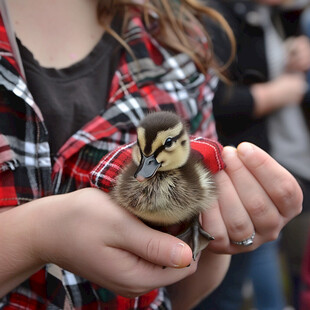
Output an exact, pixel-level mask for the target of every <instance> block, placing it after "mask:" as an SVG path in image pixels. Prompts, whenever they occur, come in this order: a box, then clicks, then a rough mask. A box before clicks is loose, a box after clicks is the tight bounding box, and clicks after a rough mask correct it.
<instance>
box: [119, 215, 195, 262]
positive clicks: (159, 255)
mask: <svg viewBox="0 0 310 310" xmlns="http://www.w3.org/2000/svg"><path fill="white" fill-rule="evenodd" d="M128 224H129V225H132V227H128V226H127V227H126V238H120V239H121V240H122V241H121V243H122V244H121V247H122V248H123V249H125V250H127V251H129V252H131V253H133V254H135V255H137V256H139V257H141V258H143V259H145V260H147V261H149V262H151V263H153V264H156V265H160V266H166V267H175V268H182V267H186V266H188V265H189V264H190V263H191V261H192V250H191V248H190V247H189V246H188V245H187V244H186V243H185V242H183V241H181V240H180V239H178V238H176V237H174V236H172V235H169V234H167V233H163V232H161V231H158V230H155V229H152V228H150V227H148V226H147V225H145V224H144V223H143V222H141V221H140V220H139V219H136V218H133V221H132V222H131V223H128Z"/></svg>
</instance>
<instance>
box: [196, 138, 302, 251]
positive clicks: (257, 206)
mask: <svg viewBox="0 0 310 310" xmlns="http://www.w3.org/2000/svg"><path fill="white" fill-rule="evenodd" d="M223 158H224V161H225V163H226V165H227V167H226V169H225V170H224V171H221V172H219V173H217V175H216V183H217V186H218V201H217V203H215V204H214V205H213V207H212V208H210V209H208V210H206V211H205V212H204V213H203V215H202V223H203V227H204V229H205V230H206V231H208V232H209V233H210V234H211V235H213V236H214V237H215V240H214V241H212V242H210V244H209V250H212V251H214V252H216V253H231V254H235V253H240V252H245V251H250V250H253V249H256V248H257V247H259V246H260V245H261V244H263V243H265V242H267V241H271V240H275V239H276V238H277V237H278V235H279V233H280V231H281V229H282V228H283V226H284V225H285V224H286V223H287V222H289V221H290V220H291V219H292V218H294V217H295V216H296V215H298V214H299V213H300V212H301V210H302V198H303V196H302V191H301V189H300V187H299V185H298V183H297V181H296V180H295V178H294V177H293V176H292V175H291V174H290V173H289V172H288V171H287V170H286V169H284V168H283V167H282V166H281V165H279V164H278V163H277V162H276V161H275V160H274V159H273V158H271V157H270V156H269V155H268V154H267V153H265V152H264V151H263V150H261V149H259V148H258V147H256V146H254V145H252V144H250V143H246V142H244V143H242V144H240V145H239V146H238V148H237V149H235V148H233V147H225V148H224V150H223ZM253 232H255V237H254V240H253V244H252V245H250V246H248V247H246V246H243V245H236V244H234V243H233V242H234V241H237V242H240V241H243V240H246V239H248V238H250V237H251V236H252V234H253Z"/></svg>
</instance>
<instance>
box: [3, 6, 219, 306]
mask: <svg viewBox="0 0 310 310" xmlns="http://www.w3.org/2000/svg"><path fill="white" fill-rule="evenodd" d="M0 17H1V18H0V74H1V76H0V207H7V206H20V205H22V204H23V203H26V202H28V201H31V200H33V199H37V198H40V197H43V196H47V195H51V194H59V193H66V192H70V191H74V190H77V189H80V188H84V187H87V186H90V180H89V173H90V171H92V169H94V167H95V166H96V165H97V164H98V162H99V160H100V159H101V158H102V157H103V156H104V155H106V154H107V153H108V152H110V151H112V150H114V149H116V148H117V147H118V146H119V145H122V144H125V143H130V142H132V141H134V140H135V138H136V134H135V128H136V126H137V124H138V123H139V121H140V120H141V119H142V118H143V117H144V115H145V114H146V113H147V112H149V111H157V110H173V111H175V112H176V113H178V114H179V115H181V116H182V117H183V118H184V119H185V120H186V121H188V123H189V124H190V127H191V132H192V133H195V134H197V135H200V136H203V137H207V138H211V139H216V132H215V124H214V120H213V116H212V98H213V88H214V87H215V86H216V85H217V77H216V76H215V75H213V74H212V73H210V74H209V75H203V74H202V73H200V72H198V71H197V69H196V66H195V64H194V63H193V62H192V61H191V59H190V58H189V57H188V56H187V55H185V54H183V53H175V52H171V51H169V50H167V49H164V48H163V47H162V46H160V45H159V44H158V42H157V41H156V40H154V38H152V36H151V35H150V34H149V32H148V31H147V30H146V29H145V25H144V23H143V21H142V18H141V16H140V14H139V12H136V11H134V12H132V18H131V20H130V22H129V24H128V27H127V30H126V31H125V40H126V42H127V44H128V45H129V46H130V47H131V49H132V51H133V52H134V54H135V56H136V59H132V57H131V55H130V53H128V52H127V51H126V50H124V51H123V52H122V56H121V59H120V63H119V65H118V69H117V70H116V72H115V75H114V77H113V80H112V85H111V89H110V94H109V99H108V105H107V108H106V110H105V111H104V112H102V114H101V115H98V116H97V117H95V118H94V119H93V120H92V121H91V122H89V123H88V124H86V125H85V126H84V127H83V128H81V129H80V130H79V131H78V132H76V133H75V134H74V135H73V136H72V137H71V138H70V139H69V140H68V141H67V142H66V143H65V144H64V145H63V147H62V148H61V150H60V151H59V154H58V155H57V159H56V162H55V164H54V165H53V167H52V166H51V160H50V152H49V145H48V132H47V130H46V127H45V124H44V120H43V117H42V115H41V112H40V109H39V108H38V106H37V105H36V103H35V102H34V100H33V98H32V95H31V94H30V92H29V91H28V88H27V84H26V82H25V79H24V78H23V75H22V72H23V71H22V68H21V67H20V66H19V65H18V63H17V60H16V57H17V56H16V53H15V52H14V53H13V48H12V40H9V35H8V31H9V30H10V31H11V32H12V29H9V27H8V26H7V24H5V23H4V12H2V11H1V16H0ZM196 35H198V36H201V38H203V37H202V35H201V34H200V33H199V31H198V30H197V32H196ZM205 45H206V46H205V48H208V46H207V42H205ZM140 68H143V70H140V71H139V69H140ZM165 300H166V296H165V291H164V290H163V289H158V290H154V291H152V292H150V293H149V294H146V295H144V296H141V297H138V298H134V299H127V298H123V297H121V296H116V295H115V294H113V293H112V292H109V291H108V290H106V289H104V288H100V287H98V286H96V285H94V284H91V283H89V282H88V281H87V280H85V279H82V278H80V277H78V276H76V275H74V274H72V273H70V272H68V271H66V270H62V269H60V268H59V267H58V269H57V267H56V266H54V265H48V266H46V267H45V268H43V269H42V270H40V271H39V272H37V273H36V274H34V275H33V276H32V277H30V278H29V279H28V280H27V281H25V282H24V283H22V284H21V285H20V286H19V287H17V288H16V289H14V290H13V291H12V292H11V293H10V294H8V295H7V296H5V297H4V298H2V299H1V300H0V308H1V309H73V308H74V309H124V310H125V309H164V308H165V307H167V303H166V306H165Z"/></svg>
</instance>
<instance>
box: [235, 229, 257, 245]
mask: <svg viewBox="0 0 310 310" xmlns="http://www.w3.org/2000/svg"><path fill="white" fill-rule="evenodd" d="M254 238H255V231H254V232H253V234H252V235H251V237H250V238H248V239H245V240H242V241H232V243H233V244H236V245H242V246H245V247H248V246H250V245H252V244H253V242H254Z"/></svg>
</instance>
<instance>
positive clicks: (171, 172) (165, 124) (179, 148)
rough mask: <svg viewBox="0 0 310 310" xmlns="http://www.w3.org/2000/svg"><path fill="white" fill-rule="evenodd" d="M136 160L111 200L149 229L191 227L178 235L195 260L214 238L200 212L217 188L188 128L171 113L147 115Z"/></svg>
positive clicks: (135, 150)
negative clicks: (206, 228) (189, 247)
mask: <svg viewBox="0 0 310 310" xmlns="http://www.w3.org/2000/svg"><path fill="white" fill-rule="evenodd" d="M132 159H133V160H132V161H131V163H130V164H129V165H127V166H126V167H125V168H124V170H123V171H122V172H121V173H120V174H119V175H118V177H117V179H116V185H115V186H114V188H113V190H112V191H111V195H112V197H113V198H114V199H115V200H116V201H117V202H118V203H119V204H120V205H121V206H123V207H124V208H126V209H128V210H129V211H130V212H132V213H133V214H135V215H136V216H138V217H139V218H140V219H141V220H143V221H145V222H146V223H148V224H149V225H151V226H152V225H153V226H167V227H169V226H171V225H172V226H173V225H174V224H182V225H184V223H187V226H186V227H187V229H186V230H185V231H184V232H183V233H181V234H180V235H178V237H179V238H181V239H182V240H184V241H185V242H187V243H188V244H189V245H190V246H191V248H192V251H193V258H194V259H195V258H196V256H197V255H198V253H199V252H200V251H201V250H202V249H203V248H205V247H206V246H207V245H208V243H209V241H210V240H213V239H214V238H213V237H212V236H211V235H210V234H209V233H207V232H205V231H204V230H203V229H202V227H201V226H200V223H199V214H200V213H201V212H202V211H203V210H205V209H206V208H208V206H209V205H210V203H211V202H213V201H214V199H215V198H216V190H215V183H214V181H213V176H212V173H211V172H210V171H209V170H208V169H207V168H206V167H205V165H204V164H203V163H202V156H201V154H200V153H199V152H197V151H194V150H191V147H190V139H189V135H188V132H187V130H186V126H185V124H184V123H183V122H182V120H181V119H180V118H179V117H178V116H177V115H176V114H174V113H172V112H155V113H151V114H149V115H147V116H146V117H145V118H144V119H143V120H142V121H141V123H140V125H139V126H138V128H137V143H136V145H135V146H134V147H133V150H132Z"/></svg>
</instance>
